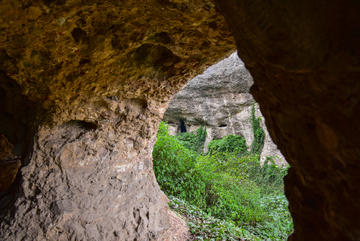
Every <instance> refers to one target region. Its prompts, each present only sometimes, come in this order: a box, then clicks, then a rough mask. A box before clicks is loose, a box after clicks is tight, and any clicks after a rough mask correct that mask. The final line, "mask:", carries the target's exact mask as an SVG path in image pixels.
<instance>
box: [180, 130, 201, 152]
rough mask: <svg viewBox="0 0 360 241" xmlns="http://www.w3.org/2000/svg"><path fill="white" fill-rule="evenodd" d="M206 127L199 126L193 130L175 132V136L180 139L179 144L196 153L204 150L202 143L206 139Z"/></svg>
mask: <svg viewBox="0 0 360 241" xmlns="http://www.w3.org/2000/svg"><path fill="white" fill-rule="evenodd" d="M206 134H207V133H206V128H205V127H203V126H202V127H200V128H198V129H197V130H196V133H194V132H183V133H177V134H176V138H177V139H178V140H180V141H181V144H182V145H183V146H185V147H186V148H187V149H189V150H192V151H195V152H196V153H198V154H201V153H203V152H204V143H205V140H206Z"/></svg>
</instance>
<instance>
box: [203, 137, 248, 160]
mask: <svg viewBox="0 0 360 241" xmlns="http://www.w3.org/2000/svg"><path fill="white" fill-rule="evenodd" d="M208 149H209V154H210V155H213V154H216V153H226V152H227V153H230V152H235V153H236V154H237V155H240V156H241V155H244V154H246V153H247V149H248V147H247V146H246V140H245V139H244V138H243V137H241V136H234V135H232V134H230V135H228V136H226V137H225V138H223V139H221V140H212V141H210V143H209V145H208Z"/></svg>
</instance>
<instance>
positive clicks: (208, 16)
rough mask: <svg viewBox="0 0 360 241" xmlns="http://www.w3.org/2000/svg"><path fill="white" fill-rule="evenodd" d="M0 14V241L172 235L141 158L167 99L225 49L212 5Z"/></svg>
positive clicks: (10, 4)
mask: <svg viewBox="0 0 360 241" xmlns="http://www.w3.org/2000/svg"><path fill="white" fill-rule="evenodd" d="M0 13H1V15H0V93H1V95H0V117H1V118H0V134H3V135H4V138H5V139H6V141H8V142H9V143H11V145H12V146H13V148H12V152H13V154H14V155H16V156H19V157H21V165H22V168H21V171H20V172H19V174H18V177H17V181H16V183H14V184H13V186H11V187H10V188H8V189H7V191H5V192H3V193H1V196H0V198H1V207H0V209H1V212H0V215H1V220H2V222H1V230H0V239H1V240H5V239H6V240H75V239H76V240H166V239H171V236H172V234H171V224H170V220H169V214H168V211H169V210H168V207H167V198H166V197H165V195H164V194H163V193H162V192H161V190H160V189H159V186H158V184H157V183H156V180H155V176H154V173H153V170H152V155H151V153H152V148H153V145H154V143H155V141H156V131H157V129H158V125H159V122H160V120H161V118H162V115H163V113H164V112H165V109H166V107H167V102H168V100H169V99H170V98H171V97H172V96H173V95H174V94H175V93H176V92H177V91H178V90H179V89H180V88H181V87H182V86H183V85H184V84H185V83H186V82H187V80H188V79H190V78H192V77H194V76H196V75H197V74H199V73H201V71H203V70H204V69H205V68H206V67H208V66H210V65H212V64H213V63H214V62H216V61H218V60H219V59H220V58H223V56H226V55H227V54H228V53H231V52H233V51H234V49H235V46H234V41H233V39H232V37H231V35H230V33H229V31H228V30H227V28H226V24H225V21H224V19H223V18H222V17H221V16H220V15H219V14H218V13H217V12H216V11H215V6H214V4H212V3H211V2H209V1H202V0H199V1H191V2H189V1H157V0H150V1H132V0H126V1H105V0H90V1H87V0H86V1H85V0H84V1H77V0H56V1H47V0H44V1H31V0H29V1H27V0H26V1H12V0H5V1H1V3H0ZM17 167H18V166H15V167H14V168H13V170H14V171H15V174H12V175H11V177H8V176H7V175H6V173H4V172H3V171H4V170H5V169H2V170H1V171H2V174H1V178H2V179H4V180H9V182H11V181H12V180H13V178H14V177H15V175H16V168H17ZM10 179H11V180H10ZM4 188H6V187H4Z"/></svg>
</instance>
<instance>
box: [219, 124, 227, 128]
mask: <svg viewBox="0 0 360 241" xmlns="http://www.w3.org/2000/svg"><path fill="white" fill-rule="evenodd" d="M219 127H227V125H226V124H221V125H219Z"/></svg>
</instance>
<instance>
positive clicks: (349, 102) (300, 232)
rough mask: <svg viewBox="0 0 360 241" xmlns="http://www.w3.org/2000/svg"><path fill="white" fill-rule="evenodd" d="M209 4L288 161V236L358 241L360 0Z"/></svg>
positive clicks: (277, 0) (298, 240)
mask: <svg viewBox="0 0 360 241" xmlns="http://www.w3.org/2000/svg"><path fill="white" fill-rule="evenodd" d="M215 2H216V5H217V7H218V8H219V9H220V12H221V13H222V14H223V15H224V16H225V17H226V19H227V22H228V23H229V26H230V28H231V29H232V32H233V35H234V37H235V39H236V43H237V46H238V54H239V57H240V58H241V59H242V60H243V61H244V62H245V64H246V68H247V69H248V70H249V71H250V73H251V75H252V76H253V78H254V85H253V86H252V87H251V93H252V94H253V96H254V98H255V100H256V101H257V102H258V103H259V104H260V108H261V112H262V113H263V115H264V117H265V120H266V125H267V127H268V131H269V133H270V135H271V137H272V139H273V140H274V142H275V143H276V145H277V146H278V147H279V148H280V150H281V151H282V153H283V154H284V156H285V158H286V160H287V161H288V162H289V164H290V165H291V168H290V170H289V174H288V175H287V177H286V178H285V191H286V195H287V198H288V200H289V203H290V212H291V213H292V217H293V219H294V225H295V232H294V233H293V234H292V235H291V237H290V238H289V240H290V241H295V240H296V241H300V240H301V241H303V240H327V241H335V240H344V241H345V240H359V239H360V231H359V221H360V218H359V217H360V176H359V173H360V163H359V157H360V138H359V136H360V128H359V127H360V125H359V114H360V82H359V79H360V45H359V35H358V33H360V18H359V11H360V2H358V1H331V2H329V1H316V2H314V1H310V0H304V1H301V2H297V1H287V0H276V1H258V0H255V1H237V0H229V1H222V0H215Z"/></svg>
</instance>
